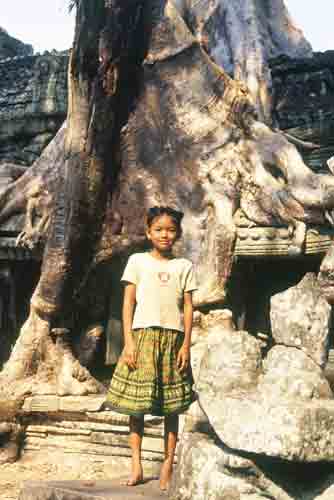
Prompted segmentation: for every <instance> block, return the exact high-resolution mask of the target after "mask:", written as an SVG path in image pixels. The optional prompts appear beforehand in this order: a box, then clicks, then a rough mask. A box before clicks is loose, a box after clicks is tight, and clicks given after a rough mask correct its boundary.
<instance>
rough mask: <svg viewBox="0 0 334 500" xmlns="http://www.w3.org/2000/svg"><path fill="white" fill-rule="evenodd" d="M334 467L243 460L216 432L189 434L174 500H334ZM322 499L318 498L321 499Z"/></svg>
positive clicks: (183, 445)
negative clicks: (220, 439) (264, 499)
mask: <svg viewBox="0 0 334 500" xmlns="http://www.w3.org/2000/svg"><path fill="white" fill-rule="evenodd" d="M333 483H334V476H333V473H332V465H331V464H324V463H321V464H299V463H295V462H286V461H281V460H276V459H272V458H270V457H263V456H256V455H253V454H252V455H250V456H248V455H247V454H246V453H243V454H242V456H241V455H239V454H238V452H236V451H235V450H231V449H229V448H227V447H226V446H224V445H223V444H222V443H221V442H219V441H218V440H217V439H216V437H215V435H214V432H213V430H212V428H211V429H208V430H206V431H205V432H204V431H203V430H202V431H199V430H192V431H191V430H189V426H188V425H187V423H186V426H185V431H184V433H183V434H182V437H181V442H180V446H179V452H178V465H177V467H176V470H175V473H174V479H173V484H172V491H171V493H170V498H171V500H203V499H205V500H206V499H209V498H210V500H259V499H262V498H270V499H273V500H311V499H312V500H313V499H318V500H320V499H321V500H332V498H333V496H330V495H331V494H333V493H332V492H333ZM318 495H319V497H318Z"/></svg>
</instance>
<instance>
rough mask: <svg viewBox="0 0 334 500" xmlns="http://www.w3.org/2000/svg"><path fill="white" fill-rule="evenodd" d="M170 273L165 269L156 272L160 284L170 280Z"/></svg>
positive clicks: (164, 284)
mask: <svg viewBox="0 0 334 500" xmlns="http://www.w3.org/2000/svg"><path fill="white" fill-rule="evenodd" d="M170 277H171V276H170V273H167V272H166V271H164V272H160V273H158V278H159V281H160V284H161V285H162V286H166V285H167V284H168V282H169V280H170Z"/></svg>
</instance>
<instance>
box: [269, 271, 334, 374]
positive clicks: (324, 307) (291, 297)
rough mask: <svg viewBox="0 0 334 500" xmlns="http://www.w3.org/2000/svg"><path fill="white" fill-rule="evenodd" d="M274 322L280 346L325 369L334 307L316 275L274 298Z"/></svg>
mask: <svg viewBox="0 0 334 500" xmlns="http://www.w3.org/2000/svg"><path fill="white" fill-rule="evenodd" d="M270 318H271V327H272V334H273V337H274V339H275V341H276V342H277V343H279V344H284V345H286V346H294V347H298V348H299V349H302V350H303V351H304V352H305V353H306V354H307V355H308V356H310V357H311V358H312V359H313V360H314V361H315V363H317V364H318V365H319V366H321V367H324V365H325V364H326V361H327V358H328V349H329V326H330V320H331V307H330V306H329V305H328V303H327V301H326V300H325V298H324V297H323V295H322V292H321V288H320V285H319V283H318V280H317V277H316V275H315V274H313V273H308V274H306V275H305V276H304V278H303V279H302V280H301V281H300V282H299V283H298V284H297V285H296V286H294V287H291V288H289V289H288V290H286V291H284V292H282V293H279V294H276V295H275V296H273V297H272V299H271V309H270Z"/></svg>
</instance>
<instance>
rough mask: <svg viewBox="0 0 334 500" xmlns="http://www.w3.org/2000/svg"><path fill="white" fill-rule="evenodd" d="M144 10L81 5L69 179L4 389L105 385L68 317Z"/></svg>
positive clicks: (73, 390)
mask: <svg viewBox="0 0 334 500" xmlns="http://www.w3.org/2000/svg"><path fill="white" fill-rule="evenodd" d="M140 9H141V2H136V1H124V0H122V1H118V0H115V1H113V2H109V3H108V5H107V6H105V4H104V1H103V0H97V1H96V2H94V3H92V2H88V1H82V2H80V3H79V5H78V10H77V22H76V35H75V41H74V47H73V52H72V57H71V62H70V69H69V75H70V90H69V92H70V97H69V111H68V120H67V121H68V127H67V132H66V143H65V164H64V183H63V185H61V186H59V189H57V192H56V197H55V202H54V208H53V213H52V223H51V227H50V231H49V234H48V239H47V242H46V247H45V251H44V257H43V264H42V273H41V278H40V281H39V283H38V286H37V288H36V290H35V292H34V294H33V297H32V300H31V311H30V315H29V318H28V320H27V321H26V323H25V325H24V326H23V328H22V330H21V333H20V337H19V339H18V341H17V343H16V345H15V347H14V350H13V352H12V355H11V358H10V360H9V361H8V363H7V364H6V365H5V368H4V370H3V373H2V380H3V382H4V384H5V385H6V389H7V390H8V389H9V390H11V391H12V390H13V389H14V392H19V393H29V392H32V393H36V392H42V393H44V394H45V393H46V394H48V393H54V392H56V393H59V394H83V393H87V392H97V391H99V390H100V389H101V387H100V386H99V384H98V383H97V382H96V381H95V380H94V379H93V378H92V377H91V376H90V374H89V372H88V371H87V370H85V369H84V368H83V367H81V366H80V364H79V362H78V361H77V360H75V358H74V356H73V354H72V352H71V349H70V346H69V342H68V340H67V335H68V331H67V330H68V328H67V326H68V325H67V320H68V316H69V315H70V312H71V300H72V298H73V295H74V294H75V292H76V290H77V289H78V288H79V287H80V282H81V280H82V277H83V276H84V275H85V273H86V271H87V269H88V267H89V265H90V263H91V261H92V258H93V256H94V253H95V250H96V245H97V243H98V241H99V238H100V235H101V228H102V223H103V220H104V215H105V206H106V199H107V189H108V186H109V184H110V181H112V180H113V178H114V177H115V169H116V167H115V165H116V162H115V161H114V158H113V151H112V145H113V143H114V142H117V139H116V138H117V133H118V126H119V123H118V122H119V119H120V117H119V115H120V110H119V103H120V102H123V101H124V99H123V98H122V95H121V94H122V88H121V85H120V83H121V82H122V79H123V78H124V74H123V73H124V72H125V71H126V68H127V66H128V65H129V60H130V59H131V57H133V48H132V47H133V42H134V36H133V35H134V33H135V31H136V29H137V24H138V22H139V20H140ZM25 180H26V179H23V180H22V179H21V183H22V182H24V181H25ZM9 191H10V190H7V193H6V195H7V197H8V196H10V193H9ZM6 201H7V200H6V199H4V202H6ZM6 208H7V209H8V202H7V203H4V208H3V210H5V209H6ZM36 357H37V360H36ZM42 360H43V361H42ZM22 379H24V383H23V384H21V385H20V384H18V381H19V380H22ZM11 382H14V383H15V387H10V384H11ZM5 385H4V386H3V387H4V388H5ZM18 385H20V387H18ZM15 389H16V391H15Z"/></svg>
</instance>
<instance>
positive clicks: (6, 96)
mask: <svg viewBox="0 0 334 500" xmlns="http://www.w3.org/2000/svg"><path fill="white" fill-rule="evenodd" d="M67 65H68V56H67V54H62V53H59V54H57V53H54V54H45V55H42V56H37V55H36V56H32V55H31V56H29V55H27V56H25V57H20V58H18V59H17V58H12V59H9V60H2V61H1V60H0V142H1V146H0V162H1V161H2V162H4V161H11V162H15V163H21V164H25V165H30V164H31V163H33V162H34V161H35V160H36V159H37V158H38V157H39V156H40V154H41V152H42V150H43V149H44V147H45V146H46V145H47V144H48V143H49V142H50V140H51V139H52V138H53V137H54V136H55V134H56V132H57V131H58V129H59V128H60V126H61V124H62V123H63V121H64V119H65V117H66V112H67Z"/></svg>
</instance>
